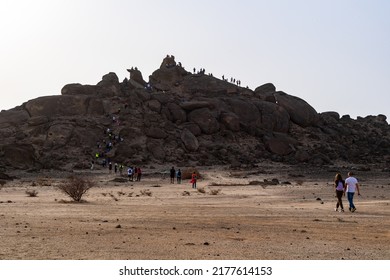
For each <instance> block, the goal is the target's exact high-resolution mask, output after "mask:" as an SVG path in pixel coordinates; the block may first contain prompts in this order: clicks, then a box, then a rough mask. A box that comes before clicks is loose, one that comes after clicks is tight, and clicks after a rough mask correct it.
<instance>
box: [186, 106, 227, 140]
mask: <svg viewBox="0 0 390 280" xmlns="http://www.w3.org/2000/svg"><path fill="white" fill-rule="evenodd" d="M188 120H189V121H191V122H194V123H196V124H197V125H198V126H199V127H200V129H201V130H202V132H203V133H205V134H213V133H215V132H217V131H218V130H219V123H218V121H217V120H216V119H215V117H214V116H213V114H212V113H211V111H210V110H209V109H207V108H202V109H196V110H193V111H192V112H191V113H189V115H188Z"/></svg>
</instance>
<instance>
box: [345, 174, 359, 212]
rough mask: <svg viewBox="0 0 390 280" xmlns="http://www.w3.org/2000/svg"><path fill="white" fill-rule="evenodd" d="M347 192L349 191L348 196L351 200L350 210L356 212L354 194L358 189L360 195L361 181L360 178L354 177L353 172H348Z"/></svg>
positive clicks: (349, 200)
mask: <svg viewBox="0 0 390 280" xmlns="http://www.w3.org/2000/svg"><path fill="white" fill-rule="evenodd" d="M344 188H345V192H346V193H347V198H348V202H349V211H351V212H355V211H356V207H355V205H354V204H353V196H354V195H355V192H356V191H357V193H358V195H360V190H359V183H358V180H357V179H356V178H355V177H353V173H352V172H349V173H348V178H347V179H345V187H344Z"/></svg>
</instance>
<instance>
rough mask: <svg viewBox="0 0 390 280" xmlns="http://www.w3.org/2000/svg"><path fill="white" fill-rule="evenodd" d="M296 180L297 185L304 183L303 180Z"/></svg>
mask: <svg viewBox="0 0 390 280" xmlns="http://www.w3.org/2000/svg"><path fill="white" fill-rule="evenodd" d="M296 182H297V185H298V186H302V185H303V183H304V181H303V180H297V181H296Z"/></svg>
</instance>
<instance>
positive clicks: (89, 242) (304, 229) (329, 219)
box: [0, 164, 390, 260]
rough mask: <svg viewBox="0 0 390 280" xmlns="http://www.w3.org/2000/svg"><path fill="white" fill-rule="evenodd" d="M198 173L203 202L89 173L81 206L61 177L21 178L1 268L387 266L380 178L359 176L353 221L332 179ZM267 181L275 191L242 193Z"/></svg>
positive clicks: (155, 175) (151, 179)
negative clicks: (9, 263)
mask: <svg viewBox="0 0 390 280" xmlns="http://www.w3.org/2000/svg"><path fill="white" fill-rule="evenodd" d="M167 168H168V169H169V168H170V167H167ZM199 170H200V172H201V174H202V175H203V179H201V180H199V181H198V188H199V187H203V188H204V189H205V190H206V193H200V192H199V191H197V190H193V189H191V186H190V184H189V180H184V181H183V182H182V184H181V185H178V184H170V182H169V178H168V177H167V176H164V175H162V174H160V173H159V169H158V168H157V169H147V168H145V169H144V171H145V172H144V173H145V176H144V178H143V179H142V181H141V182H126V183H118V182H113V181H111V180H112V179H114V178H115V177H117V176H115V175H114V174H108V171H105V170H97V171H94V173H93V175H94V176H93V178H94V179H95V180H96V181H97V182H98V187H96V188H92V189H91V190H90V191H89V192H88V193H87V194H86V195H85V197H84V199H85V200H86V202H84V203H70V200H71V199H70V198H69V197H67V196H66V195H64V194H63V193H61V192H60V191H59V190H58V189H57V188H56V185H58V184H59V183H60V182H61V181H62V180H63V176H65V175H66V174H57V173H50V172H48V173H41V174H39V175H33V174H24V175H20V176H19V179H16V180H14V181H11V182H8V183H7V184H5V185H4V186H3V187H2V189H1V190H0V202H1V203H0V240H1V247H0V259H72V260H77V259H107V260H108V259H390V207H389V203H390V192H389V189H390V178H389V173H388V172H381V171H379V170H378V171H369V172H359V171H357V172H356V174H357V177H358V178H359V180H360V183H361V193H362V197H359V198H358V197H356V199H355V204H356V207H357V211H356V212H355V213H350V212H349V211H348V204H347V200H346V198H345V199H344V203H345V208H346V212H344V213H339V212H335V211H334V207H335V203H336V199H335V197H334V192H333V188H332V180H333V177H334V175H335V171H334V170H332V169H331V170H329V169H328V170H324V169H317V170H315V169H314V170H312V169H310V170H309V169H308V168H304V167H302V168H293V167H289V166H285V165H281V164H268V165H267V164H264V166H260V167H257V168H253V169H251V170H230V169H228V168H225V167H213V168H210V167H204V168H199ZM342 172H343V175H344V176H345V174H346V172H347V169H345V170H342ZM85 173H90V172H89V171H85ZM273 178H276V179H278V180H279V182H280V183H283V184H279V185H266V186H264V185H248V183H249V182H251V181H260V182H263V181H264V179H267V180H271V179H273ZM33 182H34V185H35V186H32V185H33ZM287 182H289V183H290V184H287ZM213 184H214V185H215V184H218V185H219V186H211V185H213ZM27 189H29V190H31V189H35V190H37V191H38V196H37V197H29V196H27V195H26V193H25V191H26V190H27ZM146 189H148V190H149V191H150V192H151V194H150V196H149V195H147V194H146V193H147V191H146V192H145V190H146ZM219 189H220V191H219V192H218V193H217V194H214V195H213V194H211V193H210V192H211V191H212V190H214V191H215V190H219ZM142 193H144V194H142Z"/></svg>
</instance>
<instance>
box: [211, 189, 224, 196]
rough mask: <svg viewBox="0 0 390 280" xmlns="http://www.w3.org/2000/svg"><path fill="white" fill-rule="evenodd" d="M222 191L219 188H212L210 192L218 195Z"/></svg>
mask: <svg viewBox="0 0 390 280" xmlns="http://www.w3.org/2000/svg"><path fill="white" fill-rule="evenodd" d="M220 192H221V189H218V190H210V194H211V195H218V194H220Z"/></svg>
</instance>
